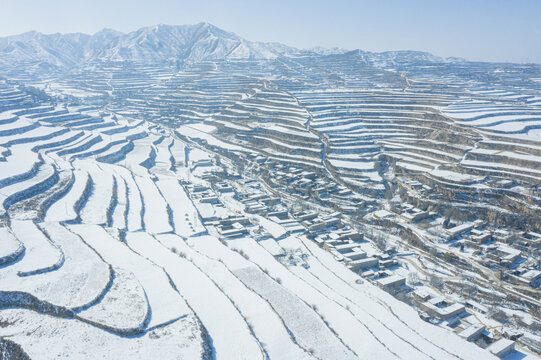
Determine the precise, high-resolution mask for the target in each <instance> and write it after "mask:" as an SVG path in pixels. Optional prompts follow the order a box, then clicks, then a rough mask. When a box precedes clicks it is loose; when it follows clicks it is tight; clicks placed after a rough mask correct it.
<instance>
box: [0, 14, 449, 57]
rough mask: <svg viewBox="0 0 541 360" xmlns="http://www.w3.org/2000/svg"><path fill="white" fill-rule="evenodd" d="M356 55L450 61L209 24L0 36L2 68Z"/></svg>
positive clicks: (411, 52) (427, 55)
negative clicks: (306, 43)
mask: <svg viewBox="0 0 541 360" xmlns="http://www.w3.org/2000/svg"><path fill="white" fill-rule="evenodd" d="M344 53H352V54H355V55H360V56H362V58H363V59H364V60H365V61H366V62H367V63H374V62H378V63H379V62H381V61H385V62H389V61H390V62H394V61H398V62H403V61H408V62H409V61H412V60H413V61H423V62H424V61H428V62H444V61H446V60H444V59H442V58H439V57H437V56H434V55H432V54H429V53H426V52H419V51H392V52H384V53H371V52H366V51H361V50H354V51H352V52H351V51H350V52H348V51H347V50H344V49H340V48H332V49H326V48H313V49H310V50H301V49H297V48H294V47H290V46H286V45H283V44H280V43H263V42H253V41H248V40H245V39H243V38H241V37H240V36H238V35H236V34H234V33H231V32H227V31H225V30H222V29H220V28H218V27H216V26H214V25H211V24H208V23H199V24H196V25H156V26H150V27H143V28H141V29H139V30H136V31H133V32H129V33H122V32H119V31H116V30H112V29H103V30H101V31H99V32H97V33H95V34H93V35H88V34H83V33H71V34H60V33H55V34H43V33H40V32H36V31H30V32H26V33H24V34H20V35H13V36H7V37H3V38H0V64H2V65H6V66H10V67H12V66H18V65H22V64H41V65H45V64H46V65H52V66H56V67H72V66H80V65H83V64H88V63H94V62H111V61H113V62H116V61H123V62H133V63H138V64H157V63H163V62H183V63H195V62H200V61H209V60H210V61H216V60H231V59H274V58H277V57H280V56H303V55H304V56H307V55H308V56H310V55H311V56H332V55H335V54H344Z"/></svg>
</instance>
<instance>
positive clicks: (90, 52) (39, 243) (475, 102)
mask: <svg viewBox="0 0 541 360" xmlns="http://www.w3.org/2000/svg"><path fill="white" fill-rule="evenodd" d="M0 55H1V56H0V75H1V76H2V77H3V78H2V79H0V358H8V359H10V358H17V359H33V360H39V359H58V358H69V359H96V358H106V359H119V358H133V359H154V358H156V359H179V358H180V359H250V360H251V359H321V360H323V359H438V360H439V359H454V360H456V359H475V360H479V359H493V358H497V357H503V356H505V355H507V354H510V355H508V356H509V358H521V359H523V358H528V357H530V358H535V356H536V355H535V354H536V353H541V346H539V343H541V327H540V324H541V311H540V310H539V309H541V307H540V301H539V295H540V292H539V288H538V285H539V284H538V283H537V282H536V281H537V280H536V278H535V276H536V274H537V271H539V270H540V269H539V258H540V254H539V253H540V251H541V247H539V244H541V228H540V227H541V224H540V220H539V219H541V216H540V214H541V210H540V209H541V202H540V199H541V196H540V195H539V192H538V185H539V183H540V179H541V170H540V166H541V165H540V164H541V140H540V130H539V129H540V124H541V110H540V106H541V100H540V99H541V94H540V93H539V85H538V84H539V79H541V67H539V66H537V65H514V64H503V65H502V64H488V63H470V62H466V61H462V60H457V59H454V60H447V59H442V58H439V57H436V56H433V55H431V54H427V53H421V52H409V51H403V52H386V53H380V54H376V53H369V52H364V51H360V50H355V51H345V50H343V49H321V48H316V49H313V50H310V51H304V50H297V49H293V48H290V47H287V46H284V45H280V44H268V43H255V42H250V41H246V40H244V39H242V38H240V37H238V36H236V35H235V34H232V33H229V32H226V31H223V30H221V29H218V28H216V27H214V26H212V25H210V24H206V23H202V24H198V25H193V26H165V25H158V26H154V27H148V28H143V29H140V30H137V31H134V32H132V33H129V34H123V33H120V32H117V31H114V30H110V29H105V30H103V31H101V32H98V33H96V34H94V35H84V34H68V35H61V34H53V35H43V34H40V33H36V32H32V33H26V34H23V35H19V36H13V37H8V38H2V39H0ZM539 276H541V275H539ZM532 279H533V280H532Z"/></svg>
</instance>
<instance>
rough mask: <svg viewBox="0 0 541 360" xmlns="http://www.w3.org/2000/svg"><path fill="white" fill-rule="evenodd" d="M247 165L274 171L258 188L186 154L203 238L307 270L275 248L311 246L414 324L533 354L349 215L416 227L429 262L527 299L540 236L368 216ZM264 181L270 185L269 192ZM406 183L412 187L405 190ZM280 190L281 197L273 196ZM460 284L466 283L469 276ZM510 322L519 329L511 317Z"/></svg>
mask: <svg viewBox="0 0 541 360" xmlns="http://www.w3.org/2000/svg"><path fill="white" fill-rule="evenodd" d="M195 151H197V149H195ZM187 152H188V151H187ZM251 161H252V168H251V170H254V169H255V170H259V169H260V166H261V165H262V164H265V165H266V167H265V169H268V168H270V169H271V170H272V171H273V176H272V178H270V179H268V182H265V181H262V180H257V179H255V178H246V177H243V176H241V175H240V174H239V172H238V171H237V170H235V166H233V164H232V163H230V162H229V161H224V160H222V159H221V158H220V157H219V156H215V157H214V158H213V157H211V156H208V158H203V159H198V160H194V161H192V160H190V156H189V155H187V157H186V162H187V163H188V168H189V169H190V173H187V174H186V175H185V176H186V180H185V181H184V182H183V186H184V187H185V189H186V190H187V192H188V194H189V195H190V197H191V199H192V200H193V201H194V205H195V207H196V208H197V209H198V211H199V214H200V216H201V220H202V222H203V224H204V225H205V226H206V228H207V229H208V231H209V233H211V234H212V235H215V236H217V237H219V238H220V239H221V240H222V241H225V242H227V241H228V240H229V239H235V238H239V237H244V236H250V237H252V238H253V239H255V240H257V241H260V242H266V243H269V240H270V242H271V243H272V244H273V245H272V246H268V247H267V250H268V251H269V252H271V253H272V255H273V256H274V257H275V258H276V259H278V260H279V261H280V262H281V263H282V264H284V265H285V266H304V267H309V264H308V262H307V261H306V258H307V257H308V256H309V254H306V253H298V252H295V251H286V250H284V249H283V248H281V247H280V246H278V245H276V244H279V243H280V241H281V240H283V239H286V238H288V237H290V236H293V237H302V238H305V239H310V240H311V241H313V242H315V243H316V244H317V245H318V246H319V247H320V248H322V249H324V250H326V251H327V252H329V253H330V254H332V256H333V257H334V259H335V260H336V261H339V262H341V263H343V264H345V265H346V266H347V267H348V268H349V269H350V270H351V271H353V272H355V273H358V274H359V275H360V276H361V277H362V279H363V280H364V281H368V282H370V283H372V284H374V285H376V286H378V287H380V288H381V289H383V290H385V291H386V292H388V293H390V294H392V295H393V296H395V297H396V298H398V299H400V300H402V301H404V302H406V303H408V304H409V305H411V306H413V307H414V308H416V309H417V310H418V313H419V316H420V318H421V319H423V320H425V321H427V322H429V323H432V324H434V325H437V326H441V327H444V328H447V329H449V330H451V331H453V332H455V333H456V334H458V336H460V337H462V338H464V339H466V340H467V341H470V342H473V343H475V344H477V345H478V346H479V347H481V348H486V349H487V350H488V351H490V352H491V353H493V354H495V355H496V356H498V357H501V358H503V357H505V356H506V355H508V354H509V353H511V352H512V351H513V350H514V349H515V345H517V346H519V347H525V346H527V347H530V348H532V347H534V349H535V344H534V343H532V342H530V341H529V340H528V339H525V338H523V335H524V331H523V330H521V329H520V327H517V326H512V325H510V324H505V323H501V322H498V321H497V320H496V319H494V318H493V317H492V315H494V311H495V310H494V306H492V305H489V303H490V302H488V303H487V302H486V301H484V300H482V299H480V298H477V297H476V296H471V295H475V294H466V293H462V292H461V293H459V294H457V293H454V294H453V293H449V291H448V290H443V288H442V286H441V284H442V281H441V280H438V279H437V276H434V275H433V274H432V275H431V274H430V271H423V270H422V269H420V268H421V264H422V262H421V261H419V262H417V264H415V262H416V261H414V260H413V259H415V255H414V252H412V251H411V250H408V249H407V248H404V247H403V246H401V245H400V243H395V244H393V243H392V241H383V242H382V239H381V236H376V235H375V234H374V232H372V233H371V234H369V235H368V234H365V233H364V232H363V231H362V230H360V228H359V227H357V226H352V225H351V224H352V220H351V216H350V215H351V214H356V213H358V211H357V210H355V209H357V208H359V207H363V208H365V209H366V211H365V213H366V215H364V216H365V218H366V219H367V220H368V221H369V222H372V223H374V224H378V225H381V224H389V223H390V222H394V223H398V224H400V226H403V227H404V228H409V229H417V231H418V232H421V233H423V234H426V237H427V239H430V241H433V242H434V244H435V245H437V246H438V249H439V250H437V252H436V253H435V254H437V256H438V255H443V253H442V252H441V249H445V252H446V253H445V256H446V258H447V259H449V265H451V264H455V265H456V264H457V263H458V264H461V262H462V263H464V260H463V259H467V260H468V261H471V262H475V263H478V264H480V266H483V267H485V268H486V269H488V270H490V271H491V272H494V273H497V274H498V276H499V279H498V280H499V281H503V282H504V283H506V284H508V285H510V286H512V287H513V288H516V289H518V290H521V289H525V288H526V289H530V290H527V294H528V295H530V296H532V297H535V295H533V294H538V293H536V291H538V290H537V288H538V287H539V285H541V271H540V268H539V263H538V261H536V260H535V259H536V258H538V257H536V256H538V254H539V250H540V249H541V234H538V233H535V232H526V233H522V234H517V233H515V232H511V231H509V230H505V229H501V228H494V227H491V226H490V225H489V224H487V223H486V222H485V221H482V220H475V221H472V222H467V221H466V222H462V223H458V222H457V223H455V222H451V221H450V220H449V219H448V218H446V217H445V216H441V215H439V214H438V213H436V212H432V211H425V210H422V209H420V208H417V207H415V206H413V205H410V204H399V205H396V206H394V207H393V209H392V210H383V209H382V210H374V209H375V207H374V205H373V204H372V203H367V202H366V201H364V199H363V197H362V196H359V195H356V194H354V193H353V192H352V191H351V190H349V189H348V188H346V187H344V186H342V185H340V184H336V183H333V182H332V181H331V182H329V181H326V180H322V179H321V177H319V176H316V174H315V173H314V172H313V171H309V170H306V169H302V168H297V167H294V166H288V165H287V164H284V163H280V162H278V161H273V160H267V159H265V158H264V157H262V156H253V157H251ZM252 173H256V174H257V171H253V172H252ZM268 183H271V184H272V185H273V188H272V189H271V188H269V186H268ZM410 185H412V186H419V184H417V183H414V182H412V183H411V184H410ZM280 188H281V189H282V190H283V193H281V192H280V191H277V189H280ZM271 190H272V191H271ZM280 194H286V195H285V196H283V197H281V196H280ZM288 194H296V196H298V197H299V198H300V199H291V197H288V196H287V195H288ZM282 199H284V200H282ZM314 199H315V201H313V200H314ZM303 200H304V201H303ZM312 201H313V203H323V204H326V205H328V204H329V203H332V204H333V205H335V206H334V207H335V209H337V210H338V211H332V210H329V208H331V209H332V207H328V208H325V209H322V208H321V207H317V206H309V205H306V204H310V203H312ZM333 201H335V203H333ZM433 249H435V248H433ZM434 251H435V250H434ZM457 255H460V257H458V256H457ZM529 255H531V256H529ZM412 265H414V266H412ZM468 266H471V265H468ZM459 267H460V266H459ZM440 275H441V274H440ZM467 276H469V278H470V280H471V279H473V278H474V277H475V275H474V274H472V275H467ZM448 277H449V276H448ZM438 285H439V286H438ZM479 294H480V295H481V294H482V293H479ZM515 300H516V298H515ZM518 308H520V307H518ZM500 312H501V311H500ZM514 317H516V318H517V319H520V320H519V321H523V320H522V319H521V317H520V316H517V315H514ZM522 325H524V323H522ZM528 335H533V333H532V334H528ZM533 336H535V335H533ZM523 340H526V341H523ZM537 350H541V349H537Z"/></svg>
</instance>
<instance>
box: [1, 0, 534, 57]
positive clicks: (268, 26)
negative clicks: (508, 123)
mask: <svg viewBox="0 0 541 360" xmlns="http://www.w3.org/2000/svg"><path fill="white" fill-rule="evenodd" d="M148 4H149V3H148V2H146V1H143V0H135V1H132V2H125V1H118V2H115V3H111V2H106V1H104V0H97V1H93V2H89V1H72V2H68V1H63V0H52V1H49V2H47V3H42V2H39V1H34V0H22V1H13V0H0V8H2V9H3V11H2V12H1V14H0V36H1V37H4V36H10V35H18V34H21V33H25V32H28V31H38V32H41V33H45V34H52V33H77V32H80V33H86V34H93V33H96V32H98V31H100V30H102V29H104V28H110V29H114V30H117V31H121V32H124V33H128V32H131V31H135V30H137V29H139V28H142V27H148V26H154V25H158V24H167V25H187V24H188V25H189V24H197V23H200V22H208V23H211V24H213V25H215V26H217V27H219V28H221V29H223V30H226V31H229V32H233V33H235V34H237V35H238V36H240V37H243V38H245V39H247V40H250V41H261V42H279V43H282V44H285V45H289V46H293V47H297V48H301V49H309V48H313V47H318V46H321V47H325V48H333V47H338V48H344V49H348V50H354V49H362V50H366V51H373V52H382V51H398V50H414V51H426V52H429V53H431V54H434V55H436V56H441V57H444V58H445V57H461V58H465V59H467V60H472V61H489V62H514V63H541V46H539V45H536V44H538V43H539V40H538V39H539V38H541V24H540V22H539V21H538V19H537V14H539V13H541V3H540V2H535V1H528V0H519V1H514V2H512V3H511V2H504V1H488V0H478V1H472V2H467V1H454V2H452V3H445V2H442V1H424V0H419V1H410V2H408V3H403V2H399V1H396V0H391V1H387V2H385V3H384V4H381V3H376V2H371V1H360V2H351V1H340V0H339V1H335V2H333V4H332V6H329V5H327V4H325V3H324V2H322V1H312V2H308V1H304V0H303V1H299V2H296V3H294V4H289V3H288V2H286V1H283V0H279V1H275V2H273V3H272V4H270V3H266V2H263V1H253V2H244V1H232V2H227V3H221V2H218V1H215V0H212V1H205V2H204V3H198V4H194V3H191V2H186V1H179V2H177V3H175V4H171V3H169V2H167V1H165V0H156V1H153V2H152V7H149V6H148Z"/></svg>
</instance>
